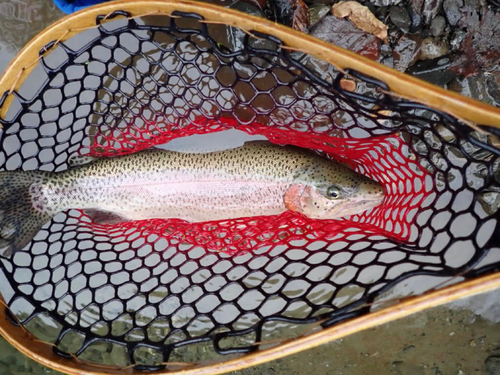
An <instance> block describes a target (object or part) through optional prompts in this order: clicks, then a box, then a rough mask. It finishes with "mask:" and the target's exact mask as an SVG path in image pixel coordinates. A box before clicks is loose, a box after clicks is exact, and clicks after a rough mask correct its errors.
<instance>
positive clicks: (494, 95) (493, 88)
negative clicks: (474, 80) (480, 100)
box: [485, 73, 500, 107]
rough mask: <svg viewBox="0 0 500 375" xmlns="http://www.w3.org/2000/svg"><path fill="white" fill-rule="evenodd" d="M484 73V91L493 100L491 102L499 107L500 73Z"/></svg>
mask: <svg viewBox="0 0 500 375" xmlns="http://www.w3.org/2000/svg"><path fill="white" fill-rule="evenodd" d="M485 75H486V93H487V94H488V95H489V96H490V98H491V99H492V100H493V102H492V103H491V104H493V105H494V106H497V107H500V74H487V73H486V74H485Z"/></svg>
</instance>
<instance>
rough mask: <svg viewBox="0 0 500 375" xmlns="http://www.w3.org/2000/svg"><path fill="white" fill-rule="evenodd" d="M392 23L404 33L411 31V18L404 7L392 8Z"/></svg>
mask: <svg viewBox="0 0 500 375" xmlns="http://www.w3.org/2000/svg"><path fill="white" fill-rule="evenodd" d="M390 17H391V21H392V23H393V24H394V25H396V26H397V27H398V28H399V29H401V30H402V31H404V32H406V33H407V32H409V31H410V26H411V18H410V15H409V14H408V11H407V10H406V8H404V7H399V6H392V7H391V10H390Z"/></svg>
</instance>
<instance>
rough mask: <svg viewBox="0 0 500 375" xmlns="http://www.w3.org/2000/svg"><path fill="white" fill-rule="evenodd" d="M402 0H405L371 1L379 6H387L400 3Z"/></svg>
mask: <svg viewBox="0 0 500 375" xmlns="http://www.w3.org/2000/svg"><path fill="white" fill-rule="evenodd" d="M401 1H403V0H370V3H372V4H373V5H375V6H378V7H387V6H392V5H398V4H399V3H400V2H401Z"/></svg>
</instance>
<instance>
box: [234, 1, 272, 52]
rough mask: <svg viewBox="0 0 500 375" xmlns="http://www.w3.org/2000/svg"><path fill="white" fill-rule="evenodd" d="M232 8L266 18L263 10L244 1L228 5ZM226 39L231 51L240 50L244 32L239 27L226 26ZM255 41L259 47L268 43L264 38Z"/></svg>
mask: <svg viewBox="0 0 500 375" xmlns="http://www.w3.org/2000/svg"><path fill="white" fill-rule="evenodd" d="M230 8H232V9H236V10H239V11H240V12H244V13H247V14H250V15H252V16H257V17H262V18H266V16H265V14H264V12H262V11H261V10H260V9H258V8H257V7H256V6H254V5H252V4H249V3H247V2H244V1H240V2H236V3H234V4H232V5H231V6H230ZM226 30H227V41H228V44H229V46H230V49H231V50H232V51H240V50H242V49H244V40H245V36H246V34H245V32H244V31H243V30H241V29H238V28H235V27H231V26H227V27H226ZM256 43H257V44H258V46H259V47H262V48H265V47H266V46H268V45H269V42H268V41H266V40H263V39H262V40H257V41H256Z"/></svg>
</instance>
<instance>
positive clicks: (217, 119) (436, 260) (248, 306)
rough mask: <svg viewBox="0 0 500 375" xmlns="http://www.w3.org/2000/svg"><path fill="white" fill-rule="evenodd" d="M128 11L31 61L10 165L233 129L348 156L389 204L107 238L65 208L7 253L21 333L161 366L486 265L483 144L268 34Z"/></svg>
mask: <svg viewBox="0 0 500 375" xmlns="http://www.w3.org/2000/svg"><path fill="white" fill-rule="evenodd" d="M116 16H119V17H118V18H116ZM127 16H128V14H127V13H126V12H122V11H120V12H115V13H113V14H112V15H110V16H108V17H106V19H107V21H108V22H106V23H103V24H101V21H102V20H103V19H104V17H99V18H98V19H97V25H98V26H97V27H96V28H93V29H89V30H87V31H84V32H83V31H82V32H81V33H80V34H79V36H77V37H74V38H72V39H70V40H69V41H68V42H64V43H57V44H56V45H55V46H54V43H51V44H50V45H49V46H47V49H50V53H46V51H45V49H44V50H42V51H41V52H40V53H41V56H43V57H42V58H41V59H40V61H39V64H38V65H37V66H36V68H35V70H34V71H33V72H32V73H31V74H30V76H29V77H28V79H27V80H26V81H25V83H24V84H23V86H22V88H21V89H20V90H19V92H14V93H13V95H14V96H15V100H14V102H13V104H12V106H11V108H10V109H9V113H8V115H7V117H6V118H5V119H3V120H0V122H1V124H2V125H3V130H2V131H0V143H1V150H0V165H2V169H3V170H15V169H25V170H29V169H42V170H47V171H61V170H64V169H66V168H67V167H68V159H69V158H70V157H71V156H74V155H77V154H89V153H90V154H92V155H97V156H105V155H111V154H120V153H128V152H133V151H136V150H139V149H142V148H146V147H151V146H154V145H158V144H162V143H166V142H168V141H170V140H172V139H174V138H178V137H184V136H188V135H193V134H203V133H213V132H218V131H222V130H228V129H234V128H237V129H239V130H242V131H244V132H247V133H250V134H260V135H264V136H266V137H267V138H268V139H270V140H271V141H273V142H276V143H280V144H285V143H290V144H295V145H299V146H302V147H308V148H312V149H315V150H318V151H319V152H322V153H324V154H326V155H327V156H329V157H332V158H335V159H337V160H340V161H343V162H346V163H348V164H350V165H351V166H352V167H353V168H355V169H357V170H358V171H359V172H361V173H364V174H366V175H368V176H370V177H371V178H373V179H376V180H378V181H380V182H381V183H382V184H383V185H384V187H385V190H386V198H385V201H384V203H383V204H382V206H379V207H378V208H376V209H373V210H371V211H368V212H365V213H363V214H361V215H356V216H352V217H350V218H345V219H342V220H333V221H332V220H330V221H319V220H310V219H307V218H304V217H302V216H298V215H295V214H293V213H285V214H283V215H280V216H275V217H256V218H243V219H239V220H230V221H223V222H209V223H199V224H188V223H186V222H183V221H180V220H150V221H145V222H134V223H127V224H119V225H112V226H106V225H104V226H103V225H96V224H93V223H92V222H91V221H90V219H89V218H88V217H86V216H85V215H84V214H83V213H82V212H81V211H79V210H71V211H68V212H64V213H61V214H59V215H57V216H56V217H55V218H54V219H53V220H52V222H50V223H48V224H47V225H45V226H44V227H43V229H42V230H41V232H40V233H39V234H38V235H37V236H36V237H35V239H34V240H33V241H32V243H31V244H29V245H28V246H27V247H26V248H25V249H24V250H23V251H21V252H18V253H16V254H15V256H14V257H13V258H12V259H11V260H5V259H2V262H1V264H2V270H3V274H4V282H3V283H2V293H3V296H4V297H5V299H6V300H7V302H8V304H9V306H10V311H11V313H12V314H14V315H15V316H16V318H13V319H12V321H13V324H14V323H17V321H20V322H22V324H23V325H24V326H25V327H26V328H28V329H29V330H31V331H32V332H33V333H34V334H35V335H37V336H38V337H40V338H41V339H43V340H44V341H48V342H53V343H55V345H56V347H54V350H55V351H57V352H58V353H59V354H61V355H69V353H71V354H74V355H76V356H78V357H79V358H83V359H87V360H90V361H93V362H97V363H108V364H115V365H119V366H124V365H129V364H135V365H136V366H137V368H138V369H155V368H161V365H160V364H161V363H163V362H166V361H174V360H181V361H193V362H195V361H198V360H201V359H204V358H211V357H213V356H216V355H219V354H228V353H234V352H242V353H244V352H248V351H251V350H254V349H256V348H258V346H259V345H258V343H260V342H263V341H266V340H270V339H273V338H283V337H286V336H296V335H298V334H300V333H301V332H303V331H304V329H305V327H308V328H309V329H310V326H308V324H312V325H313V326H316V327H318V325H317V324H316V325H315V323H317V322H320V323H321V325H322V326H323V327H326V326H330V325H332V324H334V323H336V322H340V321H342V320H345V319H347V318H351V317H354V316H358V315H361V314H365V313H367V312H368V311H369V309H370V306H369V304H370V303H372V302H374V301H376V300H379V299H381V298H383V297H387V296H392V297H397V296H407V295H410V294H416V293H422V292H424V291H427V290H429V289H431V288H433V287H435V286H436V285H437V284H439V283H442V282H444V281H447V280H449V278H450V277H453V276H459V277H458V278H456V280H457V281H458V280H460V279H461V278H464V277H473V276H477V275H479V274H480V273H485V272H493V271H495V270H496V269H498V265H499V263H498V262H500V259H499V257H498V249H496V250H495V251H490V250H491V249H492V248H494V246H496V244H497V243H496V242H495V241H497V240H498V231H497V219H496V211H497V207H498V204H499V200H500V197H499V195H498V192H499V179H498V172H496V171H497V168H496V167H497V164H498V162H499V159H498V156H497V155H498V152H497V150H496V149H495V147H494V145H495V142H497V141H496V138H495V137H489V138H488V137H487V136H486V135H485V134H481V133H478V132H472V131H471V129H470V128H469V127H467V126H464V125H462V124H460V123H459V121H457V120H456V119H455V118H453V117H451V116H449V115H446V114H443V113H440V112H439V111H436V110H433V109H430V108H428V107H426V106H423V105H420V104H417V103H412V102H408V101H403V100H396V99H394V97H393V96H391V95H389V94H388V93H387V92H388V91H389V89H388V87H386V86H385V85H384V84H383V83H382V82H379V81H377V80H375V79H372V78H370V77H365V76H362V75H360V74H358V73H356V72H355V71H351V70H348V71H346V72H343V73H340V72H338V71H337V70H336V69H335V68H334V67H333V66H330V65H328V64H326V63H324V62H322V61H319V60H317V59H314V58H311V57H310V56H306V55H304V54H302V53H299V52H291V51H290V50H288V49H287V48H285V47H284V46H282V44H281V42H280V41H279V40H277V39H276V38H274V37H271V36H266V35H261V34H257V33H254V34H253V36H251V35H249V34H246V33H244V32H242V31H241V30H235V29H231V28H227V29H226V28H225V27H223V26H217V25H210V26H207V24H205V23H201V22H198V20H201V19H202V17H200V16H198V15H196V14H184V13H177V14H176V16H177V17H178V18H168V17H160V16H148V17H143V18H134V19H131V18H127ZM113 18H116V19H115V20H113V21H111V22H109V20H110V19H113ZM228 33H229V34H230V38H229V37H228ZM235 38H236V39H238V38H239V39H238V40H239V41H238V43H236V44H238V45H240V46H241V48H240V49H238V50H236V51H232V48H229V47H228V42H227V41H228V40H230V39H231V40H233V39H235ZM236 44H235V45H236ZM346 74H347V75H346ZM346 81H350V82H347V83H348V84H349V85H350V86H352V83H353V82H354V84H355V85H356V89H354V90H353V89H350V90H347V89H345V87H347V84H346ZM4 89H5V88H4ZM6 97H7V92H6V93H5V94H4V96H3V97H2V101H0V104H1V103H3V102H4V100H5V98H6ZM490 130H491V129H490ZM491 131H493V130H491ZM155 365H156V366H157V367H155Z"/></svg>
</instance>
